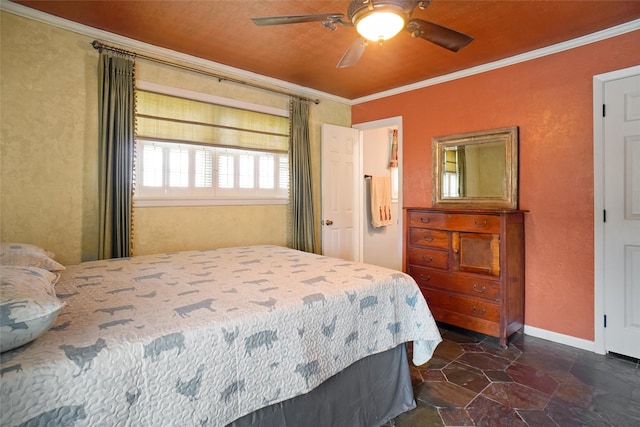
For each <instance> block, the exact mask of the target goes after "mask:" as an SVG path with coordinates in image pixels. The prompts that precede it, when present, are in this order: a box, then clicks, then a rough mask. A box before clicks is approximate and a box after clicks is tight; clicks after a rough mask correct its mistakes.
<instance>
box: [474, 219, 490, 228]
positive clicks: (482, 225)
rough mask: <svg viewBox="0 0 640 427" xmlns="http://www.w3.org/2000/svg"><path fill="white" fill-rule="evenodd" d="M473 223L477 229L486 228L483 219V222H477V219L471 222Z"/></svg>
mask: <svg viewBox="0 0 640 427" xmlns="http://www.w3.org/2000/svg"><path fill="white" fill-rule="evenodd" d="M473 223H474V224H475V225H476V227H478V228H482V227H486V226H487V220H486V219H485V220H484V221H478V220H477V219H474V220H473Z"/></svg>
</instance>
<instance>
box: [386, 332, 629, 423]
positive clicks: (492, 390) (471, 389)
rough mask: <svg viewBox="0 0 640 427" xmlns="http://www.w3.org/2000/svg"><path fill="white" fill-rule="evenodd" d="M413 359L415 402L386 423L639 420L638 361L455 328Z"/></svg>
mask: <svg viewBox="0 0 640 427" xmlns="http://www.w3.org/2000/svg"><path fill="white" fill-rule="evenodd" d="M441 334H442V337H443V342H442V343H440V345H439V346H438V348H437V349H436V352H435V354H434V356H433V358H432V359H431V360H430V361H429V362H428V363H426V364H425V365H423V366H420V367H415V366H413V365H412V366H411V376H412V382H413V390H414V396H415V399H416V403H417V407H416V408H415V409H414V410H412V411H410V412H407V413H405V414H402V415H401V416H399V417H398V418H396V419H395V420H393V421H391V422H390V423H388V424H387V425H386V426H387V427H418V426H420V427H427V426H491V427H501V426H505V427H511V426H530V427H547V426H558V427H573V426H614V427H627V426H629V427H631V426H634V427H638V426H640V364H639V362H638V360H636V359H629V358H623V357H618V356H614V355H606V356H603V355H598V354H595V353H592V352H589V351H584V350H580V349H576V348H573V347H568V346H564V345H561V344H556V343H553V342H550V341H546V340H542V339H539V338H534V337H530V336H525V335H521V334H515V335H513V336H512V337H511V340H510V342H509V346H508V348H506V349H503V348H502V347H501V346H500V345H499V344H498V340H497V339H495V338H492V337H487V336H484V335H480V334H475V333H473V332H468V331H463V330H459V329H454V328H447V329H441Z"/></svg>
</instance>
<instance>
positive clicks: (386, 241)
mask: <svg viewBox="0 0 640 427" xmlns="http://www.w3.org/2000/svg"><path fill="white" fill-rule="evenodd" d="M353 128H355V129H358V130H359V131H360V140H361V144H360V149H361V155H360V159H361V161H360V170H361V172H362V173H361V175H360V178H361V181H360V185H359V186H358V188H357V190H358V193H359V195H358V198H357V199H358V206H359V207H360V209H361V214H360V218H362V219H363V221H362V225H361V233H360V236H361V237H360V239H359V244H360V250H359V253H360V254H361V259H360V261H361V262H365V263H368V264H374V265H379V266H381V267H387V268H391V269H394V270H402V230H403V228H402V217H403V212H402V117H392V118H388V119H383V120H376V121H373V122H367V123H359V124H355V125H353ZM394 131H395V132H396V135H397V142H398V160H399V161H398V167H397V168H390V167H389V163H390V153H391V144H392V139H393V132H394ZM375 175H388V176H389V177H390V178H391V185H392V200H391V218H392V221H391V224H390V225H387V226H384V227H374V226H373V225H372V221H371V209H370V203H371V202H370V201H371V198H370V197H371V191H370V186H371V183H370V179H366V178H365V176H375Z"/></svg>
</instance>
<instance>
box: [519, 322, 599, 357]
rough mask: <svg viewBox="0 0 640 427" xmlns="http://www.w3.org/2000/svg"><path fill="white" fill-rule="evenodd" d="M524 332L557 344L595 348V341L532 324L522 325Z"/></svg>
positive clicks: (588, 349)
mask: <svg viewBox="0 0 640 427" xmlns="http://www.w3.org/2000/svg"><path fill="white" fill-rule="evenodd" d="M524 334H525V335H530V336H532V337H536V338H542V339H543V340H547V341H553V342H556V343H558V344H563V345H568V346H570V347H575V348H580V349H582V350H587V351H591V352H594V353H595V349H596V347H595V343H594V342H593V341H589V340H585V339H582V338H576V337H572V336H570V335H564V334H559V333H557V332H553V331H547V330H545V329H540V328H536V327H534V326H527V325H524Z"/></svg>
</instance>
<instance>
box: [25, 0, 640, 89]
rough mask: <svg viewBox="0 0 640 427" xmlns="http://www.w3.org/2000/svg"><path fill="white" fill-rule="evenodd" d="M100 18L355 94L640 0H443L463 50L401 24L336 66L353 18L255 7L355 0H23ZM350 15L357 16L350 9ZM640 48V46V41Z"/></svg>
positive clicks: (590, 26) (190, 49)
mask: <svg viewBox="0 0 640 427" xmlns="http://www.w3.org/2000/svg"><path fill="white" fill-rule="evenodd" d="M13 1H14V2H15V3H19V4H22V5H24V6H27V7H30V8H34V9H37V10H40V11H43V12H46V13H49V14H52V15H55V16H59V17H62V18H65V19H68V20H71V21H75V22H78V23H82V24H84V25H88V26H90V27H95V28H98V29H101V30H106V31H109V32H111V33H115V34H118V35H121V36H125V37H128V38H131V39H134V40H138V41H142V42H145V43H150V44H152V45H155V46H159V47H163V48H167V49H171V50H174V51H178V52H182V53H185V54H189V55H192V56H195V57H199V58H203V59H207V60H211V61H214V62H217V63H220V64H224V65H227V66H231V67H235V68H239V69H242V70H246V71H250V72H253V73H257V74H261V75H264V76H268V77H272V78H276V79H279V80H283V81H286V82H290V83H294V84H297V85H301V86H305V87H308V88H312V89H315V90H318V91H322V92H325V93H329V94H333V95H337V96H340V97H344V98H347V99H355V98H359V97H363V96H366V95H371V94H374V93H377V92H381V91H385V90H389V89H393V88H397V87H400V86H404V85H408V84H411V83H416V82H419V81H422V80H426V79H429V78H433V77H437V76H441V75H445V74H448V73H452V72H455V71H459V70H463V69H466V68H470V67H474V66H478V65H481V64H485V63H488V62H493V61H496V60H500V59H503V58H508V57H511V56H514V55H518V54H521V53H525V52H528V51H532V50H535V49H539V48H543V47H546V46H550V45H553V44H556V43H560V42H564V41H567V40H571V39H575V38H577V37H580V36H585V35H588V34H592V33H594V32H597V31H600V30H603V29H606V28H610V27H613V26H616V25H619V24H623V23H626V22H629V21H634V20H636V19H639V18H640V0H631V1H617V0H603V1H599V0H582V1H573V0H560V1H553V0H549V1H546V0H536V1H524V0H523V1H520V0H510V1H509V0H497V1H495V0H469V1H464V0H433V1H432V2H431V4H430V5H429V6H428V7H427V8H426V9H425V10H420V9H415V11H414V13H413V16H412V17H414V18H420V19H424V20H427V21H431V22H434V23H437V24H440V25H444V26H446V27H449V28H452V29H455V30H457V31H460V32H463V33H466V34H468V35H471V36H473V37H474V39H475V40H474V41H473V42H471V44H469V45H468V46H466V47H465V48H463V49H462V50H460V51H459V52H457V53H453V52H450V51H448V50H446V49H444V48H442V47H439V46H436V45H434V44H432V43H429V42H427V41H425V40H422V39H419V38H417V39H414V38H412V37H411V34H410V33H408V32H404V31H403V32H401V33H400V34H399V35H397V36H396V37H395V38H393V39H391V40H389V41H387V42H385V43H384V44H383V45H382V46H378V45H377V44H376V43H369V45H368V46H367V48H366V50H365V53H364V55H363V56H362V58H361V59H360V61H359V62H358V64H356V65H355V66H353V67H349V68H342V69H338V68H336V64H337V63H338V61H339V60H340V58H341V56H342V54H343V52H344V51H345V50H346V49H347V47H348V46H349V45H350V44H351V43H352V42H353V41H354V40H355V39H356V37H357V35H356V31H355V28H353V27H343V26H338V28H337V29H336V30H335V31H330V30H328V29H326V28H324V27H323V26H322V25H321V23H319V22H311V23H301V24H289V25H280V26H267V27H259V26H256V25H254V24H253V22H252V21H251V18H252V17H258V16H273V15H297V14H313V13H344V14H345V15H346V13H347V8H348V6H349V3H350V1H349V0H342V1H315V0H311V1H310V0H306V1H301V0H298V1H293V0H207V1H189V0H172V1H167V0H165V1H151V0H145V1H133V0H127V1H117V0H113V1H96V0H86V1H77V0H76V1H65V0H56V1H51V0H49V1H31V0H13ZM345 20H347V19H346V18H345ZM639 49H640V47H639Z"/></svg>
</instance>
